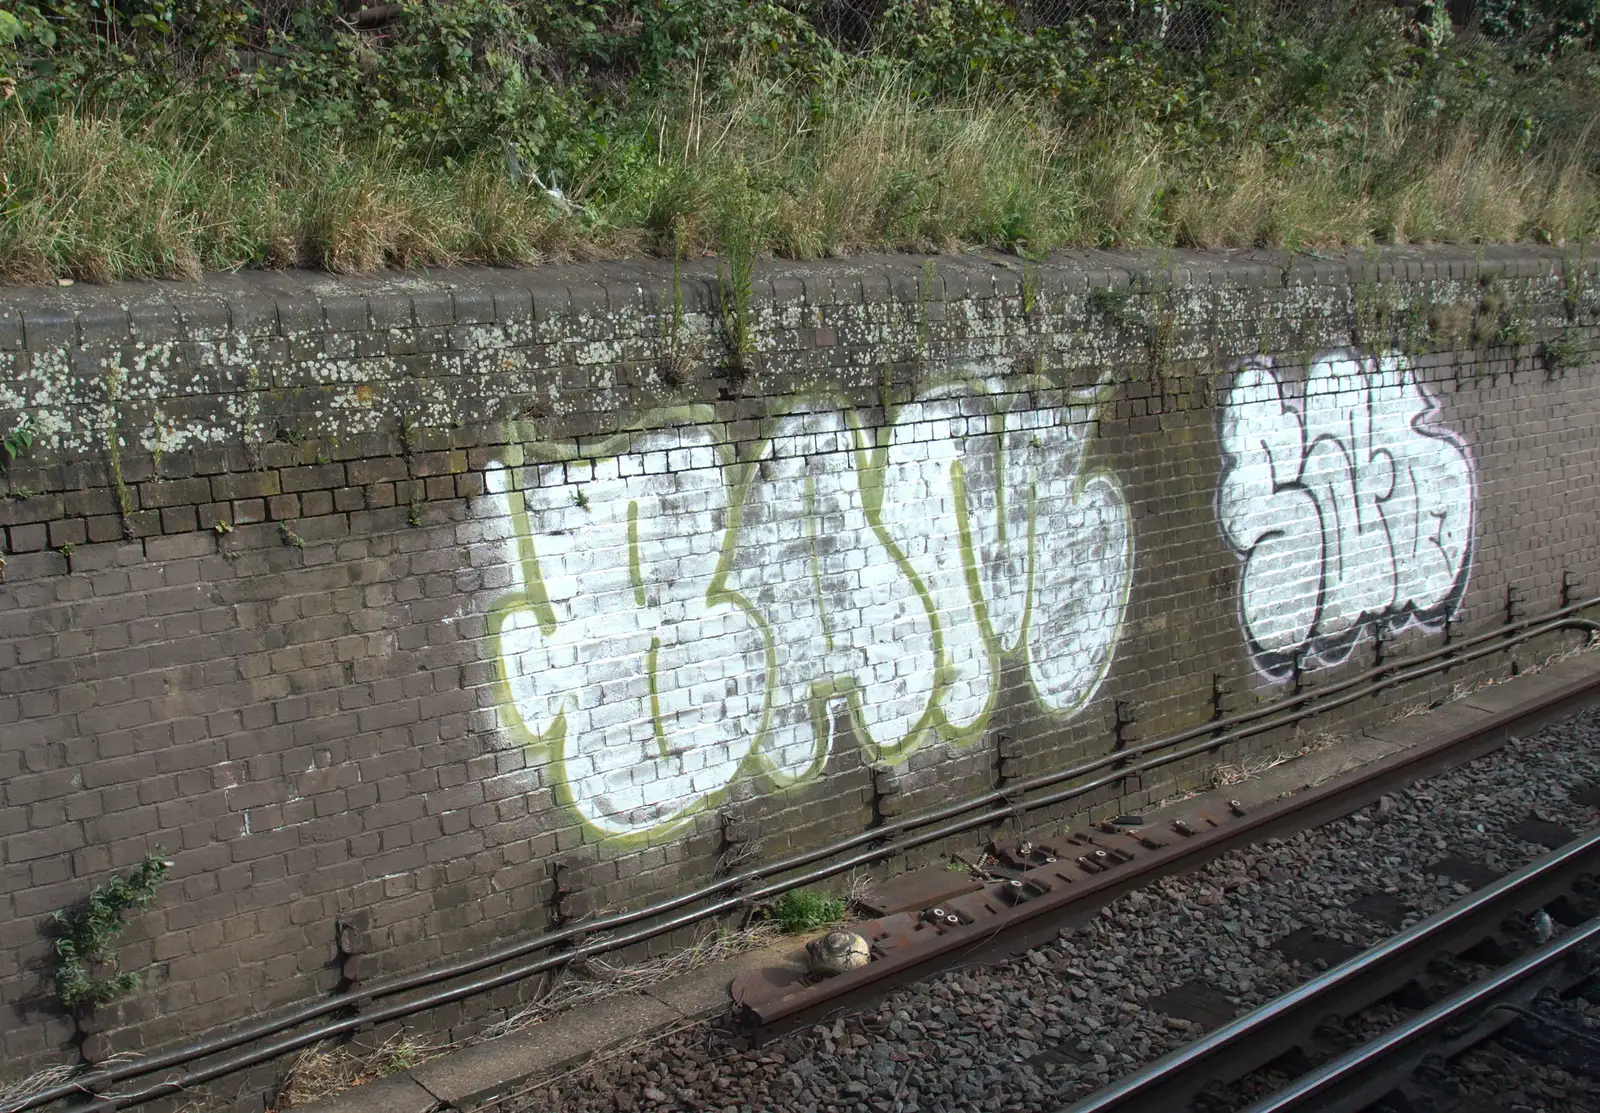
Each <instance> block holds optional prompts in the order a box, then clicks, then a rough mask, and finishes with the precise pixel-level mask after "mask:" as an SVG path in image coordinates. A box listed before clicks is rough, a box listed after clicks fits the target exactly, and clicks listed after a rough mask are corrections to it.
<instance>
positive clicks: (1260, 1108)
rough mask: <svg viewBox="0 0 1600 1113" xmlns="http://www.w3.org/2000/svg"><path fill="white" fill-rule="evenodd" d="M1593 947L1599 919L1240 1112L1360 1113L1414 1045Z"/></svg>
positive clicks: (1599, 935) (1599, 937) (1599, 939)
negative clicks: (1358, 1112) (1350, 1111)
mask: <svg viewBox="0 0 1600 1113" xmlns="http://www.w3.org/2000/svg"><path fill="white" fill-rule="evenodd" d="M1597 946H1600V918H1596V919H1593V920H1589V921H1588V922H1587V923H1584V924H1581V925H1580V926H1578V927H1576V928H1573V929H1572V930H1571V931H1569V932H1567V933H1566V934H1565V935H1563V936H1561V937H1560V938H1559V939H1556V940H1555V941H1554V942H1551V943H1548V944H1546V945H1545V946H1544V947H1542V948H1540V949H1539V950H1536V951H1533V952H1531V953H1529V954H1526V955H1523V956H1522V957H1521V958H1519V959H1516V960H1515V961H1513V962H1511V963H1509V964H1507V965H1505V966H1502V967H1501V968H1500V969H1498V970H1496V971H1495V972H1494V973H1493V974H1491V975H1490V976H1489V977H1487V978H1485V979H1484V980H1483V981H1480V982H1475V983H1473V984H1472V985H1470V986H1468V987H1467V988H1466V989H1464V990H1462V991H1461V992H1460V993H1458V994H1456V995H1455V996H1454V997H1450V998H1447V999H1446V1000H1444V1001H1441V1002H1439V1003H1438V1004H1437V1005H1434V1006H1432V1007H1431V1008H1429V1009H1427V1010H1425V1011H1423V1012H1421V1013H1419V1014H1418V1015H1416V1016H1414V1017H1412V1018H1411V1019H1410V1020H1408V1021H1406V1022H1405V1023H1403V1024H1401V1025H1399V1026H1398V1027H1396V1028H1392V1029H1390V1030H1389V1031H1388V1032H1385V1033H1384V1034H1383V1035H1381V1036H1379V1037H1378V1038H1377V1039H1375V1040H1372V1041H1371V1042H1369V1043H1365V1044H1363V1045H1361V1046H1360V1047H1358V1048H1356V1049H1355V1050H1353V1051H1350V1052H1349V1053H1347V1054H1345V1055H1341V1056H1340V1057H1338V1058H1337V1059H1334V1060H1333V1061H1332V1062H1329V1063H1324V1064H1323V1065H1322V1066H1320V1067H1318V1068H1316V1069H1315V1070H1313V1071H1311V1072H1310V1073H1309V1074H1305V1075H1302V1076H1301V1077H1300V1078H1297V1079H1296V1080H1295V1081H1294V1082H1291V1083H1290V1084H1289V1085H1288V1086H1286V1087H1284V1088H1283V1089H1282V1090H1279V1091H1278V1092H1277V1093H1275V1094H1272V1095H1271V1096H1270V1097H1267V1098H1265V1099H1263V1100H1261V1101H1258V1102H1257V1103H1256V1104H1254V1105H1252V1106H1250V1108H1249V1109H1248V1110H1246V1111H1245V1113H1291V1111H1294V1110H1305V1111H1307V1113H1313V1111H1314V1113H1341V1111H1345V1110H1354V1109H1360V1108H1362V1107H1364V1106H1365V1105H1367V1104H1369V1103H1371V1102H1372V1101H1375V1100H1377V1099H1378V1098H1380V1097H1382V1096H1383V1095H1384V1094H1385V1093H1387V1092H1388V1091H1389V1090H1390V1089H1392V1088H1393V1078H1394V1069H1393V1064H1394V1061H1395V1059H1396V1058H1399V1057H1402V1056H1404V1055H1405V1053H1406V1051H1407V1050H1409V1049H1410V1048H1411V1047H1412V1046H1413V1045H1415V1044H1416V1043H1418V1042H1420V1041H1422V1040H1424V1039H1426V1038H1428V1037H1429V1036H1431V1035H1433V1034H1434V1033H1435V1032H1436V1031H1438V1030H1439V1029H1440V1028H1443V1027H1445V1026H1446V1025H1448V1024H1450V1023H1451V1022H1452V1021H1454V1020H1455V1019H1456V1018H1457V1017H1461V1016H1463V1015H1465V1014H1467V1013H1471V1012H1473V1011H1474V1010H1476V1009H1479V1008H1482V1007H1484V1006H1488V1007H1489V1009H1490V1011H1493V1009H1494V1008H1495V1004H1494V1002H1495V1000H1496V998H1499V997H1502V996H1504V995H1506V994H1507V993H1510V992H1513V991H1515V990H1516V988H1517V987H1518V985H1519V984H1520V983H1522V982H1525V981H1527V980H1528V979H1529V978H1532V977H1533V976H1535V975H1537V974H1539V973H1541V972H1543V971H1545V970H1547V969H1549V968H1550V967H1551V966H1554V965H1556V964H1557V963H1561V962H1564V961H1566V960H1568V959H1577V958H1578V956H1580V955H1587V954H1590V953H1591V952H1592V951H1593V950H1594V948H1595V947H1597ZM1591 1038H1592V1037H1591ZM1374 1091H1376V1092H1374Z"/></svg>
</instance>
